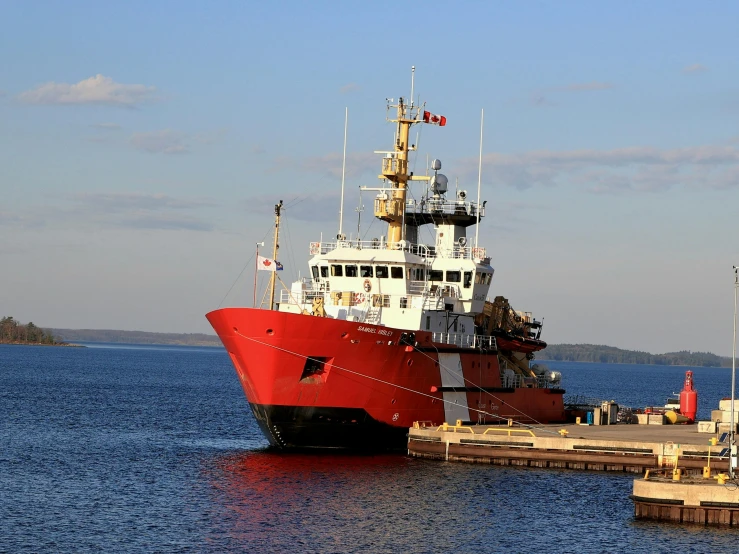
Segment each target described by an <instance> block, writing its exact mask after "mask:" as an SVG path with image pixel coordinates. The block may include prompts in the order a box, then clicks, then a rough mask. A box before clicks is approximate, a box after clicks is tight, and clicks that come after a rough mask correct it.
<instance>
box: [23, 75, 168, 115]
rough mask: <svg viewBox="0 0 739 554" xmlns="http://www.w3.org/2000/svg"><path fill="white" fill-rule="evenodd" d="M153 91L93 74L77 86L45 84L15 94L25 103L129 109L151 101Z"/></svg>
mask: <svg viewBox="0 0 739 554" xmlns="http://www.w3.org/2000/svg"><path fill="white" fill-rule="evenodd" d="M155 92H156V88H155V87H152V86H146V85H126V84H122V83H116V82H115V81H113V79H112V78H110V77H105V76H104V75H100V74H98V75H95V76H94V77H90V78H88V79H83V80H82V81H80V82H79V83H75V84H69V83H56V82H53V81H52V82H49V83H45V84H43V85H39V86H38V87H36V88H33V89H31V90H27V91H25V92H22V93H21V94H19V95H18V99H19V100H20V101H21V102H25V103H27V104H62V105H64V104H67V105H69V104H106V105H110V106H120V107H127V108H132V107H134V106H136V105H138V104H141V103H143V102H147V101H152V100H155V99H156V98H155V96H154V93H155Z"/></svg>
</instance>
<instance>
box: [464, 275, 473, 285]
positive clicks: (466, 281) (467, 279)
mask: <svg viewBox="0 0 739 554" xmlns="http://www.w3.org/2000/svg"><path fill="white" fill-rule="evenodd" d="M471 286H472V272H471V271H465V272H464V288H466V289H468V288H470V287H471Z"/></svg>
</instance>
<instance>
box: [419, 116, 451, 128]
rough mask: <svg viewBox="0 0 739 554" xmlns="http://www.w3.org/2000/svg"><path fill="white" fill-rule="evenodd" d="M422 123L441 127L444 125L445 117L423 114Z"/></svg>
mask: <svg viewBox="0 0 739 554" xmlns="http://www.w3.org/2000/svg"><path fill="white" fill-rule="evenodd" d="M423 121H424V123H431V125H438V126H439V127H443V126H444V125H446V117H444V116H443V115H434V114H432V113H431V112H423Z"/></svg>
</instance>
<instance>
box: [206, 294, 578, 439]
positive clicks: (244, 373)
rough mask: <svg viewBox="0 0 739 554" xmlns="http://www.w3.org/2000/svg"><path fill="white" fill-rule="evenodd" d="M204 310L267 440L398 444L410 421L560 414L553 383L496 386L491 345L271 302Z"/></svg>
mask: <svg viewBox="0 0 739 554" xmlns="http://www.w3.org/2000/svg"><path fill="white" fill-rule="evenodd" d="M207 318H208V320H209V321H210V323H211V325H212V326H213V328H214V329H215V331H216V333H217V334H218V336H219V337H220V339H221V341H222V342H223V344H224V346H225V347H226V350H227V351H228V353H229V356H230V357H231V361H232V362H233V364H234V367H235V369H236V372H237V374H238V377H239V380H240V382H241V385H242V387H243V390H244V393H245V394H246V398H247V400H248V401H249V404H250V406H251V409H252V411H253V413H254V416H255V417H256V419H257V422H258V423H259V425H260V427H261V428H262V431H263V432H264V434H265V436H266V437H267V439H268V440H269V442H270V443H271V444H272V445H274V446H278V447H283V448H355V449H372V450H387V449H402V448H405V446H406V440H407V439H406V433H407V430H408V428H409V427H411V426H412V425H413V424H414V422H417V421H418V422H426V424H428V425H440V424H441V423H443V422H444V421H448V422H450V423H454V421H455V419H462V420H463V421H470V422H472V423H488V424H491V423H498V422H500V421H505V420H508V419H513V420H515V421H517V422H521V423H549V422H557V421H564V419H565V412H564V405H563V399H562V394H563V393H564V391H563V390H562V389H554V388H543V387H542V388H537V387H535V386H533V385H532V387H531V388H527V387H520V388H505V387H503V386H502V383H501V374H500V367H499V363H498V356H497V351H494V350H487V351H486V350H480V349H472V348H462V347H458V346H454V345H450V344H444V343H434V342H432V335H431V333H429V332H424V331H410V330H406V331H404V330H400V329H391V328H387V327H382V326H376V325H371V324H364V323H358V322H351V321H345V320H338V319H331V318H321V317H314V316H309V315H299V314H292V313H286V312H280V311H269V310H259V309H253V308H224V309H220V310H216V311H213V312H211V313H209V314H207ZM452 365H454V366H456V367H451V366H452ZM450 383H451V385H450Z"/></svg>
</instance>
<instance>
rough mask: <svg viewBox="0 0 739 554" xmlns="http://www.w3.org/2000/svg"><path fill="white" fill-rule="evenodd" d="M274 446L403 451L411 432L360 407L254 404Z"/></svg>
mask: <svg viewBox="0 0 739 554" xmlns="http://www.w3.org/2000/svg"><path fill="white" fill-rule="evenodd" d="M250 406H251V409H252V412H253V413H254V417H256V419H257V423H259V427H260V428H261V429H262V433H264V436H265V437H267V440H269V442H270V444H271V445H272V446H275V447H278V448H285V449H301V448H333V449H336V448H340V449H346V450H362V451H371V452H379V451H401V450H406V449H407V448H408V429H406V428H405V427H393V426H391V425H387V424H385V423H381V422H379V421H377V420H376V419H373V418H372V417H370V415H369V414H368V413H367V412H366V411H364V410H362V409H358V408H320V407H306V406H270V405H266V404H250Z"/></svg>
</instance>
